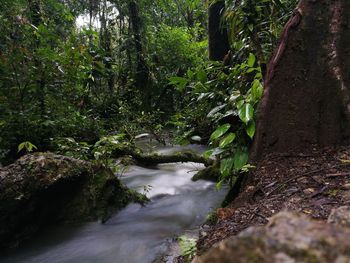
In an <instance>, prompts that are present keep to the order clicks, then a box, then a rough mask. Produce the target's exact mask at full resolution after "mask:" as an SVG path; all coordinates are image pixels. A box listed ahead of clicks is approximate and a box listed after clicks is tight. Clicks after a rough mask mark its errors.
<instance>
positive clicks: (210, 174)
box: [192, 165, 220, 182]
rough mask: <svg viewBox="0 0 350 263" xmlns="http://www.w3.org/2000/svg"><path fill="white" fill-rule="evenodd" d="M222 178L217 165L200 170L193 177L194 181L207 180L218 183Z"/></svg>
mask: <svg viewBox="0 0 350 263" xmlns="http://www.w3.org/2000/svg"><path fill="white" fill-rule="evenodd" d="M219 176H220V170H219V168H218V167H217V166H216V165H212V166H209V167H207V168H205V169H203V170H200V171H199V172H198V173H196V174H195V175H194V176H193V177H192V181H194V182H196V181H198V180H207V181H212V182H217V181H218V178H219Z"/></svg>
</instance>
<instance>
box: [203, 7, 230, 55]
mask: <svg viewBox="0 0 350 263" xmlns="http://www.w3.org/2000/svg"><path fill="white" fill-rule="evenodd" d="M224 10H225V1H217V2H215V3H213V4H212V5H210V6H209V20H208V34H209V59H210V60H214V61H222V60H223V59H224V57H225V55H226V54H227V53H228V51H229V50H230V44H229V41H228V34H227V29H226V28H225V27H223V26H222V23H221V19H222V16H223V13H224Z"/></svg>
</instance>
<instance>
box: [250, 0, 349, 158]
mask: <svg viewBox="0 0 350 263" xmlns="http://www.w3.org/2000/svg"><path fill="white" fill-rule="evenodd" d="M349 19H350V2H349V1H348V0H314V1H310V0H302V1H300V3H299V5H298V7H297V9H296V10H295V12H294V15H293V16H292V18H291V20H290V21H289V22H288V23H287V25H286V28H285V30H284V31H283V34H282V37H281V40H280V44H279V46H278V47H277V49H276V51H275V54H274V56H273V58H272V60H271V62H270V64H269V67H268V73H267V76H266V78H265V79H266V80H265V91H264V96H263V99H262V102H261V105H260V110H259V115H258V125H257V135H256V138H255V142H254V145H253V148H252V158H253V160H258V159H259V158H260V157H261V156H262V155H264V154H266V153H269V152H288V151H297V152H298V151H299V152H300V151H305V150H307V149H310V148H312V147H314V146H328V145H336V144H339V143H341V142H342V141H343V140H344V139H345V138H346V137H347V135H348V123H349V117H348V116H349V110H348V102H349V95H348V94H349V90H348V89H349V87H350V67H349V66H350V59H348V56H349V52H350V45H349V43H348V40H349V39H350V38H349V37H350V20H349Z"/></svg>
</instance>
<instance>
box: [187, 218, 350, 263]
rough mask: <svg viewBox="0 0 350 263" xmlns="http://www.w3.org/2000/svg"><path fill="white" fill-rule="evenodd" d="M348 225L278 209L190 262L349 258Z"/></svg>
mask: <svg viewBox="0 0 350 263" xmlns="http://www.w3.org/2000/svg"><path fill="white" fill-rule="evenodd" d="M349 236H350V229H349V228H342V227H340V226H336V225H331V224H327V223H325V222H319V221H313V220H310V219H308V218H307V217H305V216H300V215H297V214H294V213H289V212H281V213H279V214H277V215H275V216H273V217H272V218H271V219H270V222H269V223H268V225H267V226H265V227H251V228H249V229H247V230H245V231H243V232H242V233H240V234H239V235H238V236H234V237H231V238H229V239H227V240H224V241H223V242H221V243H219V244H217V245H216V246H215V247H213V248H211V249H210V250H209V251H208V252H206V253H205V254H204V255H202V256H200V257H197V258H196V259H195V260H194V261H193V262H194V263H231V262H235V263H248V262H249V263H280V262H286V263H289V262H291V263H292V262H294V263H328V262H350V238H349Z"/></svg>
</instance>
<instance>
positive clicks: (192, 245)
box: [178, 235, 197, 262]
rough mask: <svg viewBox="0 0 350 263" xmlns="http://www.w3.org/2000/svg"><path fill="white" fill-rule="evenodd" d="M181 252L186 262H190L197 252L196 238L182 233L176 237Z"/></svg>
mask: <svg viewBox="0 0 350 263" xmlns="http://www.w3.org/2000/svg"><path fill="white" fill-rule="evenodd" d="M178 240H179V246H180V250H181V254H182V255H183V256H184V257H185V259H186V262H191V260H192V259H193V257H194V256H195V255H196V252H197V246H196V245H197V240H196V239H194V238H189V237H187V236H186V235H182V236H180V237H179V238H178Z"/></svg>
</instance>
